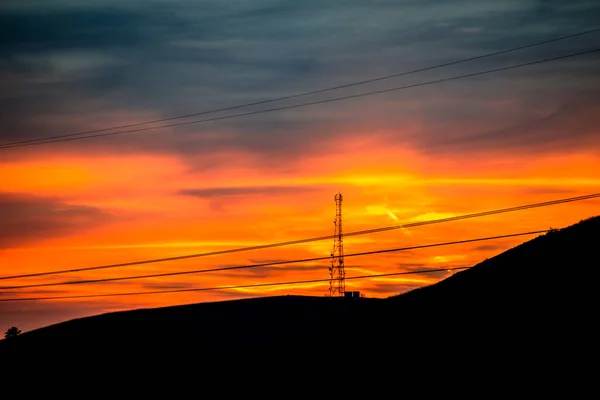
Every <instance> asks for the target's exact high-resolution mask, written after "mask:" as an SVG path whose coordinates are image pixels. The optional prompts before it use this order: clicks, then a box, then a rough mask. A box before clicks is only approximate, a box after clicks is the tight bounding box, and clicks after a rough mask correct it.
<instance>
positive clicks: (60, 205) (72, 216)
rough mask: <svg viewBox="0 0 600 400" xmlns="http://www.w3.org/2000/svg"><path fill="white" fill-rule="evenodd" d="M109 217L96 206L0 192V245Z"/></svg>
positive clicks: (43, 237)
mask: <svg viewBox="0 0 600 400" xmlns="http://www.w3.org/2000/svg"><path fill="white" fill-rule="evenodd" d="M110 218H111V216H110V214H108V213H106V212H104V211H103V210H101V209H98V208H95V207H89V206H83V205H76V204H70V203H68V202H65V201H63V200H61V199H55V198H47V197H38V196H33V195H25V194H15V193H1V192H0V249H2V248H11V247H19V246H22V245H25V244H30V243H33V242H37V241H43V240H46V239H52V238H56V237H60V236H64V235H70V234H73V233H76V232H81V230H85V229H86V228H89V227H93V226H96V225H97V224H99V223H103V222H107V221H108V220H109V219H110Z"/></svg>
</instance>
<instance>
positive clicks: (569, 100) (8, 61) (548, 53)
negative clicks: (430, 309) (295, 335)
mask: <svg viewBox="0 0 600 400" xmlns="http://www.w3.org/2000/svg"><path fill="white" fill-rule="evenodd" d="M176 3H177V4H174V2H172V1H167V0H148V1H146V2H143V3H142V2H123V1H122V0H96V1H92V2H82V1H74V0H62V1H54V2H50V1H37V2H31V1H27V2H25V1H20V0H13V1H10V0H9V1H3V2H0V54H2V57H0V276H2V275H4V276H8V275H15V274H27V273H31V272H38V271H52V270H63V269H69V268H85V267H91V266H97V265H103V264H112V263H121V262H128V261H137V260H144V259H151V258H161V257H169V256H177V255H185V254H190V253H202V252H210V251H214V250H221V249H230V248H236V247H245V246H249V245H250V246H251V245H256V244H264V243H273V242H282V241H289V240H295V239H302V238H307V237H314V236H323V235H331V234H333V229H334V226H333V219H334V216H335V203H334V196H335V194H336V193H337V192H341V193H342V194H343V196H344V203H343V218H344V229H345V230H346V231H356V230H363V229H371V228H378V227H385V226H389V225H396V224H399V223H410V222H414V221H426V220H430V219H437V218H443V217H448V216H455V215H462V214H469V213H476V212H481V211H486V210H493V209H498V208H505V207H513V206H519V205H524V204H529V203H538V202H544V201H549V200H554V199H560V198H565V197H573V196H578V195H585V194H589V193H596V192H600V190H599V189H600V150H599V149H600V132H599V131H598V129H599V126H600V80H599V74H598V71H599V70H600V57H599V55H600V53H598V52H593V51H594V49H597V47H598V43H599V42H600V41H599V37H600V32H598V31H595V32H593V29H595V28H597V27H598V20H599V18H598V16H600V3H598V2H590V1H587V0H571V1H569V2H540V1H512V0H511V1H509V0H506V1H502V0H477V1H475V0H456V1H453V2H448V1H442V0H428V1H426V2H424V1H422V0H419V1H416V0H415V1H401V2H393V1H384V2H365V1H359V0H348V1H346V2H344V4H343V5H340V4H338V2H323V1H320V0H304V1H302V2H298V1H287V2H286V1H281V2H273V1H266V0H254V1H251V2H249V1H231V2H219V1H212V2H198V1H191V0H181V1H178V2H176ZM367 3H368V4H367ZM542 3H543V4H542ZM546 3H548V4H546ZM597 3H598V4H597ZM82 21H84V22H83V23H82ZM585 30H587V33H585V34H584V32H583V31H585ZM542 42H543V43H544V44H540V43H542ZM536 43H537V44H536ZM534 44H535V45H534ZM511 49H512V50H511ZM513 50H514V51H513ZM584 53H585V54H584ZM492 54H493V56H492ZM573 54H579V55H578V56H574V55H573ZM567 56H568V57H567ZM565 57H566V58H565ZM550 59H552V60H553V61H552V62H550V61H545V62H544V63H541V60H550ZM461 60H462V61H461ZM467 60H468V62H467ZM463 61H465V62H463ZM526 63H530V64H529V65H528V66H523V67H519V68H516V67H515V66H516V65H523V64H526ZM440 66H441V67H440ZM437 67H440V68H437ZM505 67H506V68H505ZM490 70H495V71H496V72H494V73H489V74H484V75H482V74H481V73H482V72H483V71H490ZM411 71H412V72H411ZM461 76H462V78H460V79H459V77H461ZM383 77H387V78H385V79H383ZM365 80H367V81H368V82H367V83H365ZM357 82H363V83H365V84H360V85H355V84H356V83H357ZM432 82H436V83H435V84H432ZM340 85H341V86H340ZM400 87H404V88H405V89H402V90H394V91H385V90H387V89H391V88H400ZM327 88H337V89H336V90H335V91H334V90H331V91H329V90H325V89H327ZM384 91H385V92H384ZM307 92H309V93H310V95H308V94H307ZM301 93H304V94H306V95H302V96H298V94H301ZM367 93H371V94H370V95H369V96H367V95H366V94H367ZM363 95H364V96H363ZM338 96H350V97H352V98H347V99H345V100H343V101H330V100H332V98H334V97H338ZM281 98H284V100H282V101H279V100H281ZM272 99H279V100H278V101H276V102H275V101H274V102H269V101H267V100H272ZM305 102H306V103H308V102H317V103H318V104H317V103H313V104H312V105H310V106H308V105H306V104H304V105H303V106H302V107H296V108H293V107H294V106H297V105H302V103H305ZM267 103H268V104H267ZM247 104H251V105H252V106H251V107H250V106H249V107H245V106H244V107H240V106H242V105H247ZM231 107H233V108H231ZM278 107H283V108H285V109H279V110H277V111H276V112H264V111H265V110H268V109H271V108H278ZM222 108H228V113H225V112H218V113H213V112H212V111H211V112H208V111H209V110H213V111H214V110H218V109H222ZM237 112H241V113H249V114H252V115H243V116H239V115H238V116H237V117H236V118H222V117H223V116H230V115H233V114H235V113H237ZM200 114H202V115H200ZM182 115H193V117H190V118H176V117H177V116H182ZM213 117H216V119H215V120H212V121H210V122H206V123H202V124H200V123H194V124H192V123H190V121H191V120H194V119H196V120H197V119H203V118H213ZM151 120H162V121H164V122H168V123H172V122H184V123H185V125H181V126H177V127H173V126H170V127H168V128H164V129H163V128H161V129H156V130H149V131H144V132H135V133H131V132H130V133H127V134H123V135H113V136H108V137H101V138H93V139H86V140H80V141H79V140H73V141H70V140H69V141H65V142H61V143H53V144H48V145H40V146H37V145H36V146H31V147H11V148H3V147H2V145H3V144H7V143H14V142H18V141H23V140H29V139H39V138H43V137H52V136H55V135H71V134H73V133H76V132H85V131H90V130H102V133H106V132H107V131H105V130H103V129H105V128H109V127H115V126H120V125H129V124H140V123H142V122H145V121H151ZM135 127H136V128H140V127H150V125H143V126H138V125H136V126H135ZM96 133H98V132H96ZM68 139H73V137H71V136H69V137H68ZM599 206H600V200H587V201H581V202H577V203H570V204H564V205H556V206H551V207H546V208H538V209H532V210H527V211H520V212H515V213H508V214H499V215H493V216H488V217H484V218H478V219H468V220H462V221H457V222H451V223H443V224H436V225H428V226H422V227H416V228H413V229H405V230H393V231H388V232H382V233H377V234H371V235H363V236H354V237H349V238H347V239H346V241H345V252H346V253H355V252H363V251H368V250H376V249H386V248H394V247H403V246H414V245H423V244H431V243H437V242H446V241H453V240H460V239H470V238H478V237H485V236H495V235H503V234H512V233H518V232H525V231H531V230H543V229H548V228H551V227H554V228H557V227H564V226H568V225H571V224H573V223H576V222H578V221H579V220H581V219H583V218H587V217H590V216H593V215H598V214H600V207H599ZM528 239H530V237H516V238H510V239H501V240H494V241H489V242H476V243H469V244H463V245H457V246H446V247H435V248H428V249H419V250H412V251H404V252H398V253H385V254H380V255H373V256H369V257H355V258H348V259H347V260H346V270H347V271H346V272H347V275H348V276H356V275H363V274H376V273H392V272H401V271H413V270H415V271H418V270H419V269H427V268H440V267H441V268H450V267H457V266H471V265H474V264H476V263H478V262H479V261H481V260H483V259H485V258H488V257H491V256H494V255H496V254H498V253H500V252H502V251H503V250H505V249H508V248H510V247H512V246H514V245H516V244H518V243H522V242H524V241H526V240H528ZM332 244H333V243H332V242H330V241H323V242H313V243H307V244H303V245H295V246H287V247H279V248H273V249H265V250H261V251H251V252H239V253H233V254H228V255H219V256H211V257H203V258H193V259H186V260H180V261H172V262H164V263H155V264H145V265H138V266H129V267H123V268H112V269H103V270H96V271H87V272H85V273H84V272H77V273H71V274H62V275H60V276H43V277H37V278H28V279H15V280H0V299H2V298H4V299H6V298H14V297H23V298H25V297H39V296H42V297H44V296H69V295H86V294H110V293H118V292H119V293H120V292H130V291H154V290H168V289H185V288H194V287H214V286H224V285H244V284H253V283H267V282H279V281H293V280H307V279H326V278H328V263H327V262H321V263H313V264H310V265H296V264H291V265H284V266H280V267H269V268H256V269H247V270H233V271H228V272H222V273H211V274H191V275H178V276H170V277H162V278H148V279H140V280H131V281H114V282H107V283H94V284H85V285H84V284H81V285H60V286H49V287H38V288H31V289H26V290H25V289H21V290H9V289H2V288H1V287H2V286H7V285H10V286H12V285H26V284H42V283H52V282H63V281H66V280H81V279H96V278H98V279H99V278H106V277H118V276H129V275H142V274H151V273H160V272H170V271H186V270H188V271H189V270H195V269H204V268H213V267H220V266H232V265H245V264H252V263H257V262H258V263H260V262H261V261H262V262H264V261H271V260H289V259H296V258H310V257H320V256H328V255H329V254H330V251H331V248H332ZM446 276H448V273H447V272H443V273H435V274H421V275H419V274H415V275H405V276H396V277H387V278H380V279H370V280H361V281H358V280H356V281H348V283H347V288H348V290H360V291H361V292H363V293H364V294H366V295H367V296H373V297H375V296H380V297H384V296H390V295H394V294H398V293H402V292H405V291H407V290H410V289H412V288H415V287H420V286H422V285H427V284H430V283H433V282H436V281H438V280H439V279H443V278H444V277H446ZM514 279H519V277H518V276H515V277H514ZM327 292H328V284H327V283H323V284H306V285H298V286H294V287H268V288H267V287H264V288H252V289H250V288H248V289H239V290H234V289H227V290H220V291H212V292H208V291H205V292H185V293H172V294H157V295H146V296H129V297H102V298H86V299H78V300H54V301H16V302H1V301H0V329H7V328H5V327H9V326H13V325H14V326H17V327H18V328H20V329H21V330H24V331H27V330H30V329H34V328H38V327H41V326H45V325H48V324H51V323H55V322H58V321H64V320H67V319H71V318H75V317H81V316H84V315H93V314H98V313H102V312H108V311H113V310H125V309H132V308H139V307H157V306H167V305H173V304H183V303H193V302H202V301H212V300H224V299H236V298H242V297H248V296H262V295H279V294H305V295H317V296H322V295H326V294H327Z"/></svg>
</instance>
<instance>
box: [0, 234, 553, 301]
mask: <svg viewBox="0 0 600 400" xmlns="http://www.w3.org/2000/svg"><path fill="white" fill-rule="evenodd" d="M544 232H548V230H547V229H546V230H538V231H533V232H521V233H511V234H508V235H499V236H490V237H483V238H476V239H466V240H457V241H453V242H444V243H434V244H425V245H418V246H410V247H398V248H393V249H384V250H372V251H365V252H360V253H351V254H344V258H348V257H357V256H366V255H373V254H381V253H392V252H399V251H407V250H416V249H424V248H429V247H440V246H450V245H455V244H463V243H471V242H481V241H485V240H495V239H505V238H509V237H516V236H526V235H535V234H538V233H544ZM330 259H331V257H330V256H326V257H311V258H304V259H296V260H284V261H273V262H268V263H261V264H250V265H236V266H229V267H218V268H211V269H200V270H192V271H176V272H162V273H158V274H148V275H135V276H120V277H112V278H99V279H86V280H79V281H65V282H50V283H37V284H29V285H18V286H0V290H14V289H25V288H38V287H48V286H62V285H79V284H88V283H102V282H115V281H126V280H134V279H147V278H160V277H165V276H175V275H192V274H203V273H209V272H220V271H231V270H238V269H251V268H260V267H270V266H275V265H284V264H297V263H305V262H314V261H323V260H330Z"/></svg>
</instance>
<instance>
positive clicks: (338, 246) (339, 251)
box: [329, 193, 346, 296]
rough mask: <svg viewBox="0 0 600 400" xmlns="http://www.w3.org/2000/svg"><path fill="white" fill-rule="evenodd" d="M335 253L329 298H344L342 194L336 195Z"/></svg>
mask: <svg viewBox="0 0 600 400" xmlns="http://www.w3.org/2000/svg"><path fill="white" fill-rule="evenodd" d="M333 224H334V234H333V251H332V252H331V267H330V268H329V276H330V279H329V296H335V295H338V296H343V295H344V292H345V291H346V282H345V279H346V271H345V269H344V242H343V237H342V194H341V193H338V194H336V195H335V220H334V221H333Z"/></svg>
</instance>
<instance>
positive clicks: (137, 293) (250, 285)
mask: <svg viewBox="0 0 600 400" xmlns="http://www.w3.org/2000/svg"><path fill="white" fill-rule="evenodd" d="M469 268H472V267H451V268H436V269H425V270H421V271H405V272H392V273H387V274H374V275H359V276H349V277H346V278H345V280H355V279H370V278H382V277H387V276H399V275H417V274H427V273H432V272H444V271H454V270H465V269H469ZM329 281H330V279H309V280H302V281H291V282H273V283H254V284H248V285H231V286H216V287H209V288H189V289H169V290H154V291H146V292H122V293H102V294H83V295H74V296H51V297H22V298H19V297H15V298H6V299H3V298H0V302H3V301H33V300H64V299H84V298H92V297H116V296H138V295H148V294H164V293H180V292H202V291H209V290H230V289H245V288H255V287H266V286H290V285H301V284H307V283H320V282H329Z"/></svg>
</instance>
